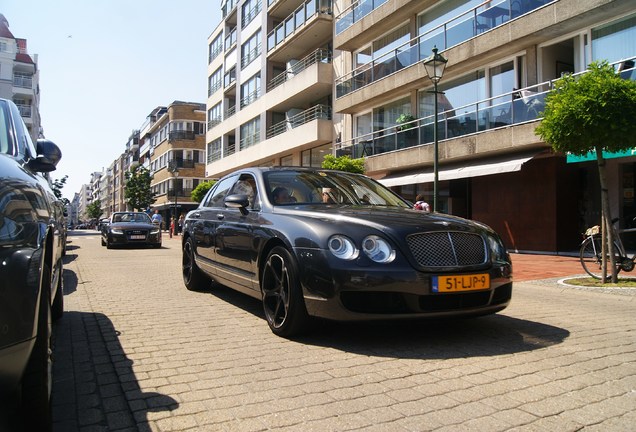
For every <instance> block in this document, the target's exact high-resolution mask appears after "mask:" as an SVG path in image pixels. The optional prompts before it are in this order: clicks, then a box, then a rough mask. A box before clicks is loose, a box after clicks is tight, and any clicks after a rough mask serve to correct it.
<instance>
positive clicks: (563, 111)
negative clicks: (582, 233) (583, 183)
mask: <svg viewBox="0 0 636 432" xmlns="http://www.w3.org/2000/svg"><path fill="white" fill-rule="evenodd" d="M535 133H536V134H537V135H539V136H540V137H541V139H543V140H544V141H545V142H547V143H548V144H550V145H551V146H552V148H553V149H554V150H556V151H559V152H564V153H572V154H574V155H579V156H582V155H585V154H587V153H588V152H594V153H595V155H596V161H597V165H598V174H599V179H600V184H601V207H602V208H601V214H602V218H601V219H602V220H601V231H602V233H603V243H602V244H603V246H602V256H603V264H602V265H603V271H602V273H603V277H602V280H603V282H605V281H606V276H607V258H608V257H609V258H610V266H611V271H612V282H614V283H616V282H617V279H618V277H617V271H616V265H615V262H614V251H613V248H614V246H613V245H614V238H613V230H612V229H611V227H612V222H611V220H612V218H611V214H610V203H609V195H608V186H607V174H606V163H605V158H604V157H603V152H604V151H606V152H620V151H624V150H628V149H630V148H633V147H636V82H634V81H631V80H625V79H622V78H621V76H620V74H619V73H617V72H616V71H615V70H614V68H613V67H612V66H611V65H609V64H608V63H607V62H604V61H603V62H594V63H591V64H590V66H589V70H588V72H586V73H584V74H581V75H578V76H572V75H569V74H566V75H565V76H563V77H562V78H561V79H559V80H558V81H556V82H555V85H554V91H552V92H550V93H549V94H548V96H547V97H546V106H545V111H544V112H543V120H542V122H541V124H540V125H539V126H538V127H537V128H536V130H535ZM606 252H607V253H606Z"/></svg>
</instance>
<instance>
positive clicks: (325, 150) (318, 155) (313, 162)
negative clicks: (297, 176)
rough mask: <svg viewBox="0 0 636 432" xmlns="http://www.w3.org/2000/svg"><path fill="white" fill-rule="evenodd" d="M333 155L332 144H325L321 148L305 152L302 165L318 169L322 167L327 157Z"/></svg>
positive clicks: (302, 155)
mask: <svg viewBox="0 0 636 432" xmlns="http://www.w3.org/2000/svg"><path fill="white" fill-rule="evenodd" d="M328 154H331V144H325V145H322V146H319V147H314V148H312V149H309V150H305V151H303V152H302V153H301V155H300V159H301V165H302V166H306V167H318V168H320V167H321V166H322V162H323V160H324V159H325V156H326V155H328Z"/></svg>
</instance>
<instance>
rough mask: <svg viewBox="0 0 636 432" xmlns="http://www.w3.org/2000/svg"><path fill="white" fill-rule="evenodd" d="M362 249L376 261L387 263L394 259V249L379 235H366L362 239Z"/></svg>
mask: <svg viewBox="0 0 636 432" xmlns="http://www.w3.org/2000/svg"><path fill="white" fill-rule="evenodd" d="M362 250H363V251H364V253H365V254H366V255H367V256H368V257H369V258H371V259H372V260H373V261H375V262H377V263H388V262H391V261H393V260H394V259H395V250H394V249H393V248H392V247H391V245H390V244H389V243H388V242H387V241H386V240H384V239H383V238H381V237H378V236H374V235H372V236H368V237H366V238H365V239H364V240H362Z"/></svg>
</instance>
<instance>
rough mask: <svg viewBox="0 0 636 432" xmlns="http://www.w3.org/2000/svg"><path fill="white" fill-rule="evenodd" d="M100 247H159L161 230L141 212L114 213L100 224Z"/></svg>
mask: <svg viewBox="0 0 636 432" xmlns="http://www.w3.org/2000/svg"><path fill="white" fill-rule="evenodd" d="M101 231H102V246H106V247H107V248H108V249H111V248H112V247H113V246H124V245H150V246H153V247H156V248H160V247H161V228H160V227H159V225H156V224H153V223H152V220H151V219H150V216H148V215H147V214H146V213H143V212H115V213H113V214H112V215H110V220H109V221H108V222H106V223H103V224H102V228H101Z"/></svg>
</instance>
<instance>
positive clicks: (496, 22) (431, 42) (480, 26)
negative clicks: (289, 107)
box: [336, 0, 558, 98]
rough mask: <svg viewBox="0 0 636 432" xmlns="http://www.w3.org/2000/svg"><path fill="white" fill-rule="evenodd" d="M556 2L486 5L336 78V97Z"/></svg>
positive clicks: (511, 0)
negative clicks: (432, 53)
mask: <svg viewBox="0 0 636 432" xmlns="http://www.w3.org/2000/svg"><path fill="white" fill-rule="evenodd" d="M368 1H370V0H368ZM555 1H558V0H532V1H528V2H524V5H525V6H524V7H523V8H522V6H521V2H519V1H518V0H504V1H500V2H498V3H496V4H492V3H491V2H485V3H482V4H481V5H479V6H477V7H475V8H472V9H470V10H469V11H467V12H464V13H462V14H461V15H459V16H457V17H455V18H453V19H451V20H449V21H446V22H445V23H443V24H441V25H439V26H438V27H435V28H434V29H432V30H429V31H427V32H426V33H424V34H422V35H420V36H418V37H416V38H414V39H411V40H410V41H408V42H406V43H404V44H402V45H401V46H399V47H398V48H396V49H394V50H392V51H390V52H388V53H386V54H384V55H382V56H380V57H378V58H376V59H373V61H371V62H369V63H366V64H364V65H361V66H359V67H357V68H356V69H354V70H353V71H351V72H349V73H347V74H346V75H344V76H341V77H338V78H336V98H339V97H342V96H344V95H347V94H349V93H351V92H353V91H356V90H358V89H360V88H362V87H364V86H366V85H369V84H371V83H373V82H375V81H377V80H380V79H382V78H384V77H386V76H388V75H390V74H393V73H395V72H397V71H399V70H402V69H405V68H407V67H409V66H413V65H415V64H417V63H419V62H420V61H422V60H424V59H426V58H427V57H429V56H430V55H431V51H432V49H433V47H437V48H438V49H439V51H444V50H447V49H449V48H451V47H453V46H455V45H458V44H460V43H462V42H464V41H467V40H468V39H470V38H472V37H475V36H477V35H478V34H480V33H483V32H485V31H488V30H491V29H493V28H496V27H499V26H501V25H503V24H505V23H506V22H508V21H510V20H511V19H515V18H518V17H520V16H521V15H523V14H526V13H529V12H532V11H533V10H535V9H537V8H539V7H542V6H545V5H546V4H548V3H553V2H555ZM364 3H366V2H364ZM360 5H362V3H360Z"/></svg>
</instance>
